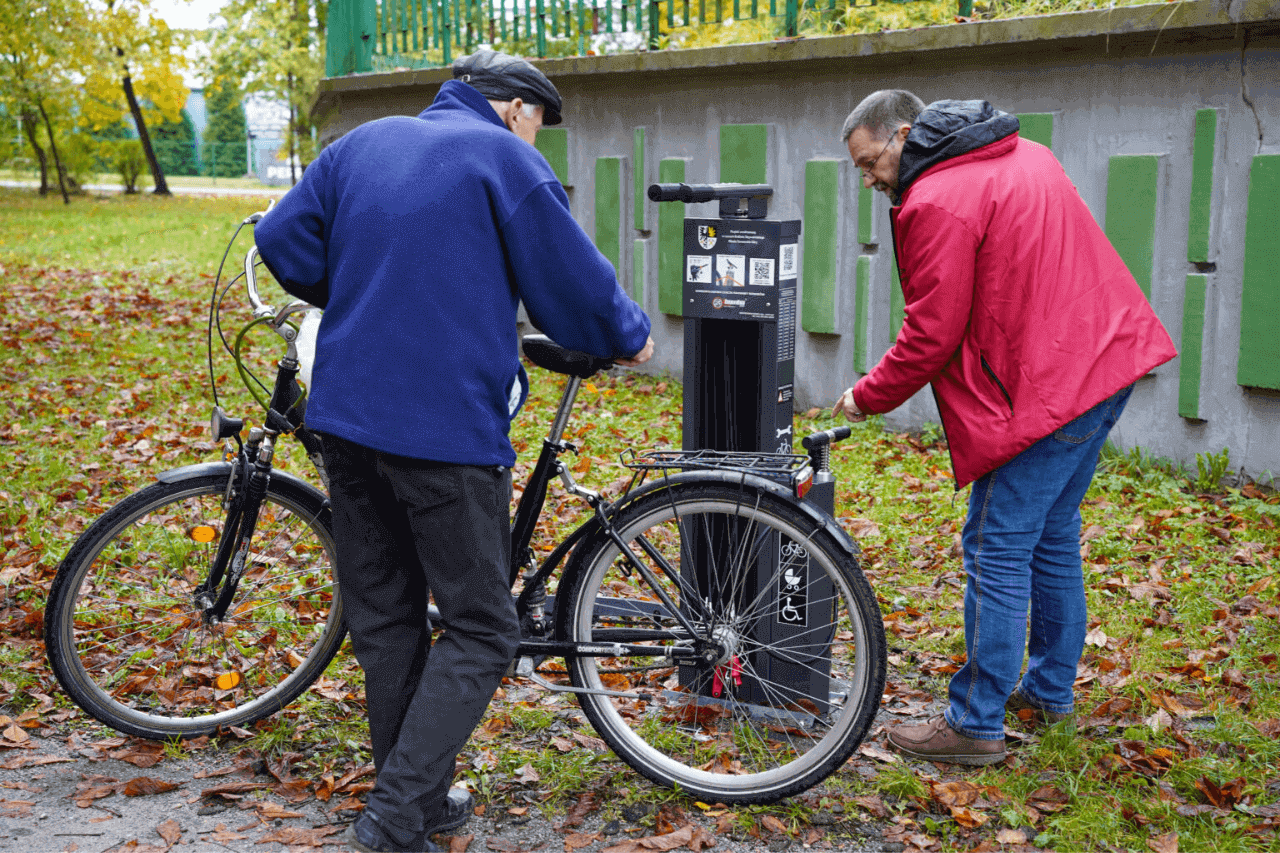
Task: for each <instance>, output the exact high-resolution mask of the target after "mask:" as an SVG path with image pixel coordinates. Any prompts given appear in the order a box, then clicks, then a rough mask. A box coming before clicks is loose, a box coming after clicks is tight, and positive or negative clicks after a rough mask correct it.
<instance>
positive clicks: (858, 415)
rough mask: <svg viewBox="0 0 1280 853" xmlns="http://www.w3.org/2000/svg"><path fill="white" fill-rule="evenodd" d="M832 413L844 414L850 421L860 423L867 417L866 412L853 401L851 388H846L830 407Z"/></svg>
mask: <svg viewBox="0 0 1280 853" xmlns="http://www.w3.org/2000/svg"><path fill="white" fill-rule="evenodd" d="M831 414H833V415H844V416H845V417H846V418H848V419H849V422H850V423H855V424H860V423H862V422H863V421H865V420H866V419H867V413H866V412H864V411H862V410H861V409H859V408H858V404H857V403H855V402H854V401H853V389H852V388H848V389H846V390H845V392H844V393H843V394H841V395H840V399H839V400H836V404H835V406H834V407H832V409H831Z"/></svg>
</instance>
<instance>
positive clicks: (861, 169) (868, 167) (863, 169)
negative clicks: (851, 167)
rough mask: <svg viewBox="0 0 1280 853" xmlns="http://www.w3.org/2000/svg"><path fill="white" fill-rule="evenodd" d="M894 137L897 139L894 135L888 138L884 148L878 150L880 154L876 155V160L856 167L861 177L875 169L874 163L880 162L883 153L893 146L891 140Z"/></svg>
mask: <svg viewBox="0 0 1280 853" xmlns="http://www.w3.org/2000/svg"><path fill="white" fill-rule="evenodd" d="M896 137H897V134H896V133H895V134H894V135H893V136H890V137H889V141H888V142H886V143H885V144H884V147H883V148H881V149H880V153H879V154H877V155H876V159H874V160H872V161H871V162H870V163H869V164H867V165H866V166H858V171H859V172H861V173H862V177H864V178H865V177H866V176H867V173H868V172H870V171H871V170H872V169H874V168H875V167H876V163H879V162H880V158H881V157H883V156H884V152H886V151H888V150H889V146H890V145H892V144H893V140H894V139H895V138H896Z"/></svg>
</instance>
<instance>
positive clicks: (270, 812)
mask: <svg viewBox="0 0 1280 853" xmlns="http://www.w3.org/2000/svg"><path fill="white" fill-rule="evenodd" d="M258 811H259V812H260V813H261V814H262V816H263V817H264V818H268V819H270V820H275V819H277V818H290V817H306V815H304V814H303V813H302V812H291V811H289V810H288V809H286V808H285V807H284V806H282V805H280V804H279V803H273V802H271V801H270V800H267V801H266V802H264V803H262V804H261V805H259V806H258Z"/></svg>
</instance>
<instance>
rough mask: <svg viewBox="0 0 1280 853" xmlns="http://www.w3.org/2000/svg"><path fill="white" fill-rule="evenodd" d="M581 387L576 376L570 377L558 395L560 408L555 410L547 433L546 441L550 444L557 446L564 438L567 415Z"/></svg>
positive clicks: (567, 422) (580, 382) (567, 423)
mask: <svg viewBox="0 0 1280 853" xmlns="http://www.w3.org/2000/svg"><path fill="white" fill-rule="evenodd" d="M581 386H582V380H581V379H579V378H578V377H576V376H570V377H569V381H568V382H567V383H566V384H565V386H564V393H563V394H561V395H560V406H559V408H557V409H556V417H555V420H553V421H552V422H551V431H550V432H548V433H547V441H548V442H550V443H551V444H559V443H560V440H561V439H562V438H564V431H565V429H566V428H568V426H569V414H570V412H572V411H573V402H574V400H576V399H577V397H578V388H580V387H581Z"/></svg>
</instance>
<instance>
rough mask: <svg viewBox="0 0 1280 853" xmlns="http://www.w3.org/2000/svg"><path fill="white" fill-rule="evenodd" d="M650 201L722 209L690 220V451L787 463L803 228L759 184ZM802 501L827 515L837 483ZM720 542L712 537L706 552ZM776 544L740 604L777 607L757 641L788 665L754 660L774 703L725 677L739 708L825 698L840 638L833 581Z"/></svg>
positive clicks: (696, 188) (795, 550) (747, 682)
mask: <svg viewBox="0 0 1280 853" xmlns="http://www.w3.org/2000/svg"><path fill="white" fill-rule="evenodd" d="M648 195H649V198H650V199H651V200H653V201H656V202H663V201H680V202H685V203H703V202H710V201H718V202H719V205H720V218H719V219H695V218H686V219H685V221H684V264H683V270H684V286H683V301H682V307H683V316H684V318H685V319H684V424H683V427H684V430H683V431H684V437H683V445H684V450H686V451H690V450H714V451H730V452H745V453H752V452H754V453H791V452H792V444H793V436H794V427H793V418H794V382H795V341H796V306H797V298H796V297H797V282H798V279H799V263H798V262H799V257H798V249H799V238H800V229H801V223H800V220H774V219H767V218H765V217H766V216H767V214H768V205H769V199H770V197H772V195H773V188H772V187H769V186H767V185H763V184H755V185H751V184H694V185H690V184H654V185H652V186H650V187H649V191H648ZM805 499H806V500H808V501H809V502H810V503H813V504H815V505H816V506H817V507H818V508H819V509H821V510H822V511H823V512H825V513H827V514H828V515H831V514H832V513H833V511H834V507H835V482H834V480H833V479H831V478H829V477H828V478H827V481H826V482H817V481H816V480H815V482H814V483H813V485H812V486H811V487H810V489H809V491H808V493H807V494H806V495H805ZM716 535H717V534H716V532H715V531H708V533H707V536H708V540H707V541H711V540H714V538H715V536H716ZM774 540H775V541H773V542H769V543H766V544H764V545H763V546H762V548H761V554H760V557H759V559H758V560H757V561H756V565H755V569H754V571H753V572H751V577H750V578H749V579H748V581H747V587H748V588H746V589H743V590H740V591H735V592H734V593H733V594H735V595H738V596H741V597H742V598H743V599H744V600H746V601H752V600H762V599H763V598H764V597H765V596H772V597H773V599H774V600H775V601H776V602H777V606H776V608H773V609H772V613H773V615H774V618H772V619H768V620H760V621H759V622H758V623H757V624H756V625H755V627H754V639H755V640H756V641H757V642H758V643H759V644H760V646H761V647H762V648H764V649H781V650H785V652H786V654H768V655H766V653H764V652H758V653H756V656H757V657H765V658H767V659H762V660H753V661H752V666H751V667H750V668H749V669H751V670H753V671H754V672H757V673H759V674H760V677H761V678H762V679H763V680H765V681H768V682H769V683H770V684H771V685H772V686H773V689H772V691H771V692H772V694H773V695H772V697H769V696H768V695H767V694H768V692H770V691H767V690H766V688H764V687H763V686H762V685H760V684H755V683H752V682H753V681H754V679H753V678H751V676H749V675H748V674H746V673H745V672H738V671H732V670H731V671H730V672H728V673H726V676H725V677H726V678H728V679H731V680H733V682H734V693H735V694H736V695H737V696H738V697H739V698H741V699H744V700H746V701H748V702H756V703H759V704H761V705H775V704H776V700H777V686H778V685H781V686H782V687H783V688H784V689H788V690H793V691H795V695H796V696H797V697H815V696H827V695H830V693H829V691H830V671H831V641H832V639H833V635H834V632H835V624H834V619H833V614H832V601H833V600H834V596H833V589H832V585H831V582H830V580H829V579H828V578H827V577H826V576H825V575H821V576H818V577H811V576H810V572H809V560H808V556H807V553H806V552H805V550H804V547H803V546H802V545H801V544H799V543H794V542H789V541H785V540H782V539H781V537H778V536H775V537H774ZM705 550H707V549H705V548H704V549H695V551H705ZM700 556H701V555H700V554H698V553H696V552H695V554H694V560H693V561H692V562H693V563H694V564H695V565H696V563H697V562H698V559H699V557H700ZM682 572H685V573H689V574H692V575H693V576H695V577H697V582H698V583H699V589H701V590H703V591H704V594H711V593H710V592H709V591H708V590H706V582H705V571H699V570H698V569H697V568H695V567H694V566H688V565H685V566H683V567H682ZM819 574H820V573H819ZM699 576H701V577H699ZM771 586H772V587H773V588H768V587H771ZM735 669H736V668H735ZM682 683H686V684H691V683H693V675H692V673H684V672H682ZM717 686H718V685H717ZM714 689H715V688H713V690H714ZM717 695H718V694H717ZM821 710H823V711H825V710H826V709H825V708H824V709H821Z"/></svg>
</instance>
